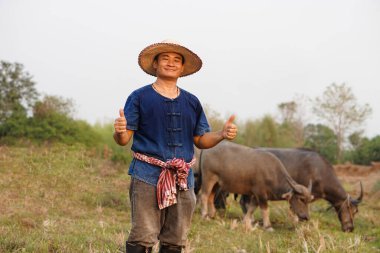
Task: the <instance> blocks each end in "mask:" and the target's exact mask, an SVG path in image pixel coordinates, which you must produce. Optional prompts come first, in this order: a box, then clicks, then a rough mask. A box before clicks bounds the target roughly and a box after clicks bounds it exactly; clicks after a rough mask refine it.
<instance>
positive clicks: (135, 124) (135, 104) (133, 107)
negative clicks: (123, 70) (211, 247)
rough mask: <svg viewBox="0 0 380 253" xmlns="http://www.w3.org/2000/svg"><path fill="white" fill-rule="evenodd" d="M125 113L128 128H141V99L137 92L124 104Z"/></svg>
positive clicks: (134, 129)
mask: <svg viewBox="0 0 380 253" xmlns="http://www.w3.org/2000/svg"><path fill="white" fill-rule="evenodd" d="M124 115H125V118H126V119H127V129H129V130H133V131H136V130H138V128H139V119H140V101H139V97H138V95H137V94H136V92H133V93H132V94H131V95H129V97H128V98H127V101H126V102H125V106H124Z"/></svg>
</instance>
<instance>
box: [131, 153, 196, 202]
mask: <svg viewBox="0 0 380 253" xmlns="http://www.w3.org/2000/svg"><path fill="white" fill-rule="evenodd" d="M133 156H134V157H135V158H136V159H138V160H140V161H143V162H146V163H149V164H152V165H156V166H159V167H161V173H160V176H159V178H158V182H157V201H158V208H159V209H164V208H165V207H168V206H171V205H174V204H176V203H177V197H176V196H177V188H176V184H177V185H178V188H179V190H181V191H187V190H188V188H187V176H188V175H189V170H190V167H191V166H193V165H194V163H195V157H194V158H193V159H192V160H191V162H189V163H186V162H185V160H184V159H179V158H173V159H171V160H168V161H167V162H163V161H161V160H160V159H157V158H154V157H150V156H147V155H143V154H140V153H134V154H133Z"/></svg>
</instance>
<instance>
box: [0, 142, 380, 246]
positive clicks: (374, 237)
mask: <svg viewBox="0 0 380 253" xmlns="http://www.w3.org/2000/svg"><path fill="white" fill-rule="evenodd" d="M126 152H128V151H126ZM378 185H380V183H379V182H378V183H376V184H375V186H376V187H377V188H374V190H373V191H374V192H373V197H371V195H369V196H366V197H365V199H364V201H363V204H362V205H361V206H360V208H359V210H360V212H359V214H358V215H357V216H356V219H355V231H354V232H353V233H343V232H341V230H340V223H339V221H338V219H337V216H336V214H335V212H334V211H332V210H331V211H325V210H326V208H327V207H328V205H327V204H326V203H325V202H324V201H317V202H315V203H313V204H312V205H311V221H309V222H307V223H300V224H293V223H292V222H291V219H290V217H289V214H288V207H287V204H286V203H284V202H277V203H274V202H272V203H271V221H272V222H273V227H274V229H275V231H274V232H266V231H264V230H263V229H262V228H261V227H260V225H259V224H258V225H257V226H255V228H254V229H253V230H252V231H246V230H245V228H244V226H243V225H242V224H241V217H242V212H241V210H240V208H239V206H238V203H237V201H235V200H234V199H233V198H232V197H230V198H229V199H228V208H227V210H225V211H219V212H218V216H217V218H216V219H213V220H202V219H201V218H200V214H199V208H198V209H197V211H196V213H195V215H194V218H193V223H192V228H191V231H190V234H189V239H188V245H187V249H186V252H235V253H248V252H380V203H379V200H378V196H379V194H378V191H379V190H380V187H378ZM128 187H129V176H128V175H127V167H126V166H125V165H118V164H114V163H112V162H110V161H109V160H105V159H102V158H101V157H100V155H98V153H97V152H96V151H92V150H88V149H86V148H84V147H81V146H73V147H67V146H57V145H55V146H45V147H28V148H25V147H6V146H2V147H0V252H123V251H124V244H125V240H126V238H127V236H128V233H129V229H130V226H131V224H130V212H129V211H130V206H129V199H128ZM345 187H346V185H345ZM349 187H350V186H347V189H348V188H349ZM348 190H349V189H348ZM376 196H377V197H376ZM255 217H256V219H257V220H259V221H260V219H261V217H260V213H258V212H256V213H255Z"/></svg>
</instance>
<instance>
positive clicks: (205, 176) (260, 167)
mask: <svg viewBox="0 0 380 253" xmlns="http://www.w3.org/2000/svg"><path fill="white" fill-rule="evenodd" d="M198 169H199V173H200V176H201V187H202V191H201V196H200V198H201V205H202V208H201V214H202V217H208V216H209V217H213V216H214V215H215V207H214V195H215V190H216V188H217V187H220V188H221V189H222V190H223V191H226V192H231V193H236V194H245V195H249V196H253V198H254V199H255V201H256V202H255V203H257V204H258V206H260V209H261V212H262V217H263V226H264V228H265V229H268V230H272V228H271V223H270V220H269V208H268V200H271V199H288V200H289V202H290V204H291V206H292V210H293V211H294V212H295V213H296V214H297V215H301V216H305V217H307V218H308V217H309V213H308V204H309V203H310V202H311V201H312V199H313V196H312V195H311V188H310V187H311V184H310V187H309V188H306V187H305V186H303V185H300V184H297V183H296V182H295V181H294V180H293V179H292V178H291V176H290V175H289V174H288V172H287V170H286V169H285V168H284V166H283V164H282V163H281V161H280V160H279V159H278V158H277V157H275V156H274V155H273V154H271V153H269V152H266V151H263V150H255V149H252V148H249V147H246V146H243V145H239V144H235V143H232V142H227V141H224V142H222V143H220V144H219V145H217V146H215V147H213V148H210V149H206V150H202V151H201V152H200V153H199V168H198ZM244 222H245V223H246V225H247V226H250V224H251V217H250V215H245V216H244Z"/></svg>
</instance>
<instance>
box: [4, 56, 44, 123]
mask: <svg viewBox="0 0 380 253" xmlns="http://www.w3.org/2000/svg"><path fill="white" fill-rule="evenodd" d="M23 68H24V67H23V65H21V64H19V63H9V62H5V61H1V62H0V124H2V123H4V122H5V121H6V119H7V118H10V117H11V116H12V114H14V113H17V114H23V113H26V112H27V109H29V108H31V106H32V105H33V104H34V102H35V100H36V99H37V98H38V93H37V91H36V89H35V88H34V85H35V83H34V82H33V81H32V77H31V76H30V75H29V73H28V72H25V71H24V70H23Z"/></svg>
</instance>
